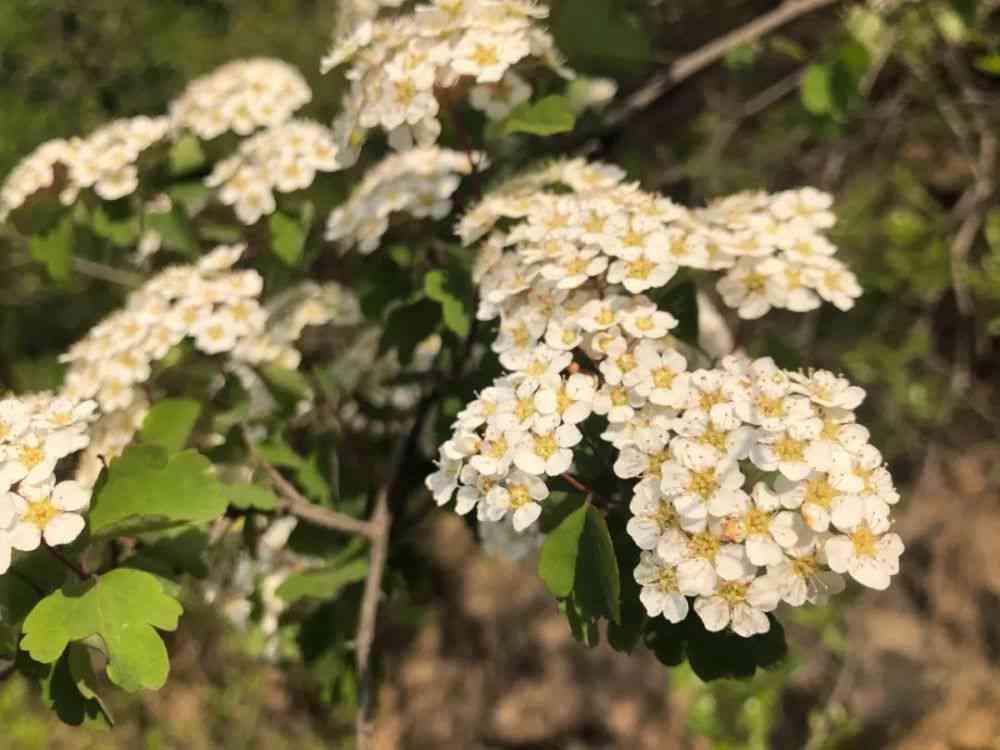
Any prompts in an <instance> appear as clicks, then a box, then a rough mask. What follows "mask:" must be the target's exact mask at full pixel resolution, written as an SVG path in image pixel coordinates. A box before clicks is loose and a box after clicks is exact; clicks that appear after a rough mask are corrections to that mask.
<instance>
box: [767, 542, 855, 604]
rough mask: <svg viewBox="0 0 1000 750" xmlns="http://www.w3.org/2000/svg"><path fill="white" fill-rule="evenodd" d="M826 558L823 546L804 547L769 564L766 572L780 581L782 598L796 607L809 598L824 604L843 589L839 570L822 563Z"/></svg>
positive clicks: (809, 600) (813, 602)
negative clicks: (827, 568) (814, 548)
mask: <svg viewBox="0 0 1000 750" xmlns="http://www.w3.org/2000/svg"><path fill="white" fill-rule="evenodd" d="M825 562H826V557H825V555H824V554H823V552H822V549H817V550H812V551H804V552H802V553H801V554H797V555H791V556H789V557H787V558H785V559H783V560H782V561H781V562H779V563H778V564H777V565H773V566H770V567H768V569H767V573H768V575H769V576H772V577H774V579H775V580H777V581H778V584H779V586H780V588H781V598H782V601H785V602H787V603H788V604H790V605H792V606H793V607H801V606H802V605H803V604H805V603H806V602H809V603H810V604H819V605H822V604H825V603H826V601H827V600H828V599H829V597H830V595H832V594H839V593H840V592H841V591H843V590H844V579H843V577H842V576H841V575H840V574H838V573H834V572H833V571H831V570H825V569H823V568H822V567H820V566H821V565H822V564H824V563H825Z"/></svg>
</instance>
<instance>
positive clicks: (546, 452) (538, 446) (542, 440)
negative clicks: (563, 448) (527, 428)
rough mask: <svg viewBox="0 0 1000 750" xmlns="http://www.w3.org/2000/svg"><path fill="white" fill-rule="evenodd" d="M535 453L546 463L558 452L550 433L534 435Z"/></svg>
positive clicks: (557, 446)
mask: <svg viewBox="0 0 1000 750" xmlns="http://www.w3.org/2000/svg"><path fill="white" fill-rule="evenodd" d="M534 441H535V453H537V454H538V455H539V456H541V457H542V458H544V459H545V460H546V461H548V460H549V459H550V458H552V456H553V455H554V454H555V452H556V451H557V450H559V445H558V444H557V443H556V439H555V438H554V437H553V436H552V433H551V432H550V433H548V434H546V435H535V437H534Z"/></svg>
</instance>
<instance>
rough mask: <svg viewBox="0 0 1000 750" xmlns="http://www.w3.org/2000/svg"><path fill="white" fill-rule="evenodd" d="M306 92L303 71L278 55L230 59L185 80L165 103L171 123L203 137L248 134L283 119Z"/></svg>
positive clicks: (305, 97) (307, 97)
mask: <svg viewBox="0 0 1000 750" xmlns="http://www.w3.org/2000/svg"><path fill="white" fill-rule="evenodd" d="M311 98H312V92H311V91H310V90H309V86H308V84H307V83H306V81H305V79H304V78H303V77H302V74H301V73H299V71H297V70H296V69H295V68H294V67H292V66H291V65H289V64H288V63H286V62H283V61H282V60H274V59H271V58H267V57H254V58H250V59H247V60H233V61H232V62H228V63H226V64H225V65H222V66H221V67H219V68H217V69H216V70H214V71H212V72H211V73H209V74H208V75H205V76H202V77H201V78H196V79H195V80H193V81H191V83H189V84H188V86H187V88H186V89H184V93H182V94H181V95H180V97H178V98H177V99H175V100H174V101H173V102H171V104H170V125H171V127H172V128H173V129H175V130H182V129H187V130H190V131H191V132H193V133H194V134H195V135H197V136H198V137H199V138H204V139H206V140H208V139H212V138H215V137H217V136H219V135H222V134H223V133H226V132H229V131H232V132H234V133H236V134H237V135H249V134H250V133H252V132H253V131H254V130H256V129H257V128H269V127H274V126H275V125H280V124H281V123H283V122H286V121H287V120H288V119H290V118H291V116H292V115H293V114H294V113H295V111H296V110H298V109H299V108H300V107H302V106H303V105H305V104H306V103H308V102H309V100H310V99H311Z"/></svg>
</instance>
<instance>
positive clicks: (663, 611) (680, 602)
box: [633, 552, 688, 623]
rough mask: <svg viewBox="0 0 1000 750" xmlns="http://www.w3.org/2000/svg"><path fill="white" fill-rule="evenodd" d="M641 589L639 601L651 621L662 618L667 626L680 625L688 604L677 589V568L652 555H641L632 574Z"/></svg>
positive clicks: (685, 614) (650, 553)
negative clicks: (666, 622)
mask: <svg viewBox="0 0 1000 750" xmlns="http://www.w3.org/2000/svg"><path fill="white" fill-rule="evenodd" d="M633 575H634V576H635V582H636V583H638V584H639V585H640V586H642V590H641V591H640V593H639V599H640V600H641V601H642V604H643V606H644V607H645V608H646V614H648V615H649V616H650V617H659V616H660V615H663V617H664V618H666V619H667V620H668V621H670V622H674V623H677V622H680V621H681V620H683V619H684V618H685V617H687V614H688V601H687V599H686V598H685V597H684V596H683V595H682V594H681V593H680V592H679V591H678V589H677V570H676V567H675V566H673V565H670V564H669V563H666V562H664V561H663V560H661V559H660V558H659V557H657V556H656V554H655V553H653V552H643V553H642V554H641V555H640V557H639V564H638V565H637V566H636V568H635V571H634V572H633Z"/></svg>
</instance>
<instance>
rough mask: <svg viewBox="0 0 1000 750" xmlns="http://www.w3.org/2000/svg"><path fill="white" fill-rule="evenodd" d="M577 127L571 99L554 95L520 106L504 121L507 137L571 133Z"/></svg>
mask: <svg viewBox="0 0 1000 750" xmlns="http://www.w3.org/2000/svg"><path fill="white" fill-rule="evenodd" d="M575 125H576V115H575V114H574V113H573V107H572V106H571V105H570V101H569V99H567V98H566V97H565V96H559V95H555V94H554V95H552V96H546V97H545V98H544V99H539V100H538V101H537V102H524V104H521V105H519V106H518V107H517V108H516V109H515V110H514V111H513V112H511V113H510V114H509V115H508V116H507V119H506V120H505V121H504V124H503V132H504V133H505V134H506V135H513V134H514V133H530V134H531V135H542V136H545V135H556V134H558V133H567V132H569V131H570V130H572V129H573V127H574V126H575Z"/></svg>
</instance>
